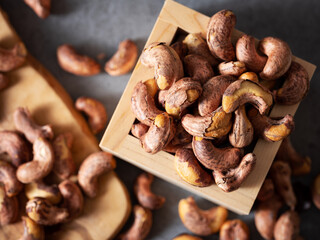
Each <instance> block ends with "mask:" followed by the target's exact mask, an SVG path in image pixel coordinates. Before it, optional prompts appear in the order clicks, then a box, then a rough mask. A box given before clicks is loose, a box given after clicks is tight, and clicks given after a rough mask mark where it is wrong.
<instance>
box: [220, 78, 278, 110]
mask: <svg viewBox="0 0 320 240" xmlns="http://www.w3.org/2000/svg"><path fill="white" fill-rule="evenodd" d="M245 103H251V104H252V105H253V106H254V107H255V108H257V109H258V110H259V112H260V114H264V113H265V112H266V111H267V110H268V108H269V107H270V106H271V105H272V104H273V97H272V94H271V92H270V91H269V90H267V89H265V88H264V87H262V86H261V85H260V84H258V83H256V82H252V81H250V80H237V81H235V82H233V83H231V84H230V85H229V86H228V87H227V89H226V90H225V92H224V94H223V98H222V108H223V110H224V111H225V112H227V113H230V112H233V111H234V110H236V109H237V108H238V107H239V106H241V105H244V104H245Z"/></svg>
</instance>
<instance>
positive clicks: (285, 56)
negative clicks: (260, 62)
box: [259, 37, 292, 80]
mask: <svg viewBox="0 0 320 240" xmlns="http://www.w3.org/2000/svg"><path fill="white" fill-rule="evenodd" d="M259 50H260V51H261V52H262V53H264V54H265V55H267V56H268V59H267V62H266V64H265V66H264V68H263V70H262V72H260V77H261V78H262V79H264V80H275V79H278V78H280V77H281V76H282V75H283V74H285V73H286V72H287V71H288V69H289V67H290V65H291V60H292V53H291V50H290V47H289V45H288V44H287V43H286V42H284V41H282V40H281V39H279V38H275V37H266V38H263V39H262V40H261V41H260V42H259Z"/></svg>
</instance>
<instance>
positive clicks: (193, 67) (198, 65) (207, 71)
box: [183, 54, 214, 84]
mask: <svg viewBox="0 0 320 240" xmlns="http://www.w3.org/2000/svg"><path fill="white" fill-rule="evenodd" d="M183 64H184V69H185V71H186V72H187V74H188V75H189V76H190V77H191V78H192V79H193V80H195V81H198V82H200V83H201V84H204V83H205V82H206V81H208V80H209V79H210V78H212V77H213V76H214V71H213V69H212V67H211V65H210V63H209V61H208V60H207V59H205V58H204V57H203V56H200V55H196V54H189V55H187V56H186V57H185V58H184V59H183Z"/></svg>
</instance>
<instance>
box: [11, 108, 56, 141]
mask: <svg viewBox="0 0 320 240" xmlns="http://www.w3.org/2000/svg"><path fill="white" fill-rule="evenodd" d="M13 121H14V124H15V126H16V129H17V130H18V131H20V132H22V133H23V134H24V135H25V137H26V138H27V139H28V141H29V142H31V143H34V142H35V140H36V139H37V138H47V139H52V138H53V130H52V128H51V126H50V125H45V126H39V125H37V124H36V123H35V122H34V121H33V119H32V118H31V115H30V112H29V110H28V109H27V108H22V107H19V108H17V109H16V110H15V111H14V114H13Z"/></svg>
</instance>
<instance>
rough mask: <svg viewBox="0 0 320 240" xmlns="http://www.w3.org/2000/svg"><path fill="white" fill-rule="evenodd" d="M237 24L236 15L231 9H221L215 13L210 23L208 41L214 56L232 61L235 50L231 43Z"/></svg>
mask: <svg viewBox="0 0 320 240" xmlns="http://www.w3.org/2000/svg"><path fill="white" fill-rule="evenodd" d="M235 25H236V15H234V13H233V12H232V11H230V10H221V11H220V12H217V13H216V14H214V15H213V16H212V17H211V18H210V21H209V23H208V28H207V43H208V46H209V49H210V51H211V53H212V54H213V56H215V57H216V58H219V59H221V60H222V61H232V60H233V59H234V58H235V55H236V54H235V50H234V47H233V45H232V43H231V34H232V31H233V28H234V26H235Z"/></svg>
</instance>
